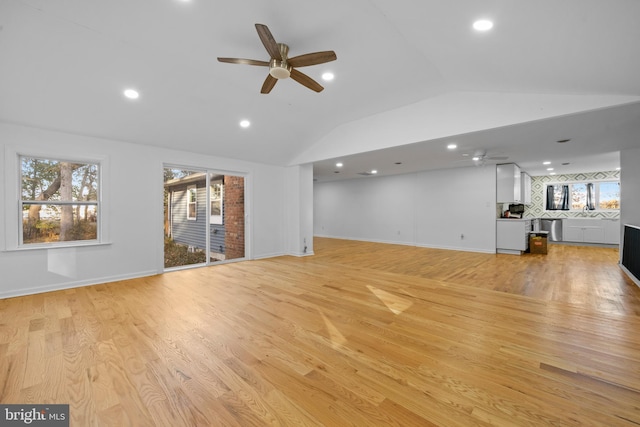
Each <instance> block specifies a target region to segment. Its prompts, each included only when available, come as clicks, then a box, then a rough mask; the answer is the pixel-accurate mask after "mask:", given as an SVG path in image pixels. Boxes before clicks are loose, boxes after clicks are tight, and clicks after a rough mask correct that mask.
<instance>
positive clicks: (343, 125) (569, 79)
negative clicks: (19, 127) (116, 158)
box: [0, 0, 640, 180]
mask: <svg viewBox="0 0 640 427" xmlns="http://www.w3.org/2000/svg"><path fill="white" fill-rule="evenodd" d="M638 17H640V2H638V1H636V0H607V1H606V2H605V1H601V0H563V1H557V0H539V1H528V0H520V1H518V0H493V1H483V2H479V1H477V0H457V1H449V2H443V1H436V0H393V1H392V0H350V1H344V0H326V1H325V2H322V3H318V2H301V1H293V0H272V1H269V2H266V1H264V0H245V1H242V2H221V1H212V0H190V1H182V0H109V1H97V0H2V1H1V2H0V121H4V122H10V123H18V124H25V125H30V126H36V127H42V128H47V129H54V130H61V131H65V132H71V133H77V134H86V135H92V136H98V137H104V138H108V139H116V140H122V141H129V142H134V143H140V144H148V145H155V146H160V147H170V148H178V149H182V150H187V151H192V152H196V153H204V154H211V155H215V156H220V157H228V158H236V159H245V160H249V161H256V162H263V163H270V164H277V165H291V164H298V163H313V164H314V174H315V176H316V178H317V179H318V180H330V179H345V178H351V177H360V175H358V174H357V173H358V172H364V171H368V170H371V169H372V168H376V169H378V170H379V171H380V174H393V173H406V172H412V171H417V170H426V169H437V168H449V167H464V166H469V165H471V164H473V163H472V162H471V161H469V160H467V158H466V157H463V154H472V153H473V152H475V151H476V150H480V149H481V150H486V152H487V154H488V155H489V156H503V157H508V160H507V161H514V162H516V163H518V164H519V165H520V166H521V167H522V168H523V169H524V170H527V171H528V172H530V173H531V174H532V175H539V174H544V173H547V172H546V170H545V169H544V168H543V167H542V165H541V163H542V161H543V160H551V161H553V162H554V166H556V167H557V171H558V172H559V173H572V172H576V171H582V172H586V171H596V170H605V169H612V168H615V167H616V166H618V164H619V151H620V150H621V149H625V148H631V147H638V146H640V79H639V78H638V76H640V55H639V53H640V47H639V46H640V44H639V43H638V40H640V25H638V23H637V19H638ZM478 18H490V19H492V20H493V21H494V22H495V26H494V28H493V30H492V31H490V32H488V33H482V34H480V33H477V32H475V31H474V30H473V29H472V28H471V24H472V22H473V21H474V20H476V19H478ZM255 23H263V24H266V25H268V26H269V28H270V29H271V32H272V33H273V35H274V37H275V39H276V40H277V41H278V42H283V43H287V44H288V45H289V46H290V48H291V51H290V56H296V55H300V54H303V53H308V52H314V51H321V50H334V51H335V52H336V54H337V56H338V60H337V61H335V62H330V63H327V64H323V65H317V66H312V67H306V68H304V69H301V71H303V72H305V73H306V74H308V75H309V76H311V77H312V78H314V79H316V80H317V81H318V82H320V83H321V84H323V85H324V86H325V88H326V89H325V90H324V91H323V92H321V93H319V94H318V93H315V92H312V91H311V90H309V89H306V88H305V87H303V86H301V85H299V84H298V83H296V82H295V81H293V80H285V81H280V82H278V84H277V85H276V87H275V88H274V89H273V91H272V92H271V93H270V94H269V95H261V94H260V93H259V92H260V87H261V85H262V82H263V80H264V78H265V77H266V75H267V69H266V68H263V67H253V66H245V65H233V64H223V63H220V62H218V61H217V60H216V57H218V56H227V57H240V58H251V59H258V60H267V59H268V54H267V53H266V51H265V49H264V47H263V46H262V44H261V42H260V40H259V38H258V36H257V33H256V31H255V27H254V24H255ZM324 71H332V72H334V73H335V75H336V78H335V80H334V81H332V82H323V81H322V80H321V79H320V76H321V74H322V73H323V72H324ZM128 87H133V88H136V89H137V90H139V91H140V93H141V96H140V98H139V99H138V100H136V101H131V100H127V99H125V98H123V96H122V91H123V90H124V89H125V88H128ZM480 99H481V100H482V102H479V101H478V100H480ZM243 118H247V119H249V120H251V122H252V126H251V127H250V128H249V129H241V128H240V127H239V126H238V122H239V121H240V120H241V119H243ZM565 138H571V141H570V142H569V143H566V144H558V143H556V142H555V141H557V140H558V139H565ZM450 142H456V143H457V144H458V146H459V148H458V150H457V151H455V152H448V151H447V150H446V149H444V146H445V145H446V144H447V143H450ZM337 160H341V161H342V162H343V163H344V165H345V166H344V167H343V168H342V169H340V173H335V171H336V168H335V166H334V165H335V162H336V161H337ZM396 162H401V163H402V164H400V165H397V164H395V163H396ZM563 162H564V163H567V162H568V163H570V164H569V165H565V166H561V165H560V163H563ZM492 163H495V161H493V162H492V161H488V162H487V163H486V164H492Z"/></svg>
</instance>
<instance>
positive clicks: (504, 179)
mask: <svg viewBox="0 0 640 427" xmlns="http://www.w3.org/2000/svg"><path fill="white" fill-rule="evenodd" d="M496 172H497V173H496V196H497V200H496V201H497V202H498V203H522V188H521V187H522V173H521V172H520V167H519V166H518V165H516V164H515V163H506V164H503V165H497V166H496Z"/></svg>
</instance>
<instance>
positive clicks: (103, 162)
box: [0, 144, 111, 251]
mask: <svg viewBox="0 0 640 427" xmlns="http://www.w3.org/2000/svg"><path fill="white" fill-rule="evenodd" d="M25 145H29V144H25ZM34 146H35V145H34ZM4 154H5V156H4V166H5V171H4V178H5V197H6V200H7V203H6V204H5V210H4V212H5V219H4V221H5V224H6V226H5V230H6V233H5V236H4V237H5V238H4V240H2V239H0V250H3V251H24V250H27V251H28V250H41V249H56V248H74V247H83V246H100V245H109V244H111V241H110V233H109V215H108V209H107V207H108V206H109V200H110V198H109V190H108V184H107V183H108V182H109V171H110V160H109V157H108V156H106V155H90V156H86V157H81V156H77V155H73V154H71V155H67V154H68V152H66V150H64V149H62V150H56V152H53V151H50V150H49V149H48V148H40V149H38V148H34V149H31V148H28V147H27V148H17V147H13V146H5V152H4ZM23 157H26V158H38V159H49V160H56V161H67V162H71V163H86V164H96V165H97V166H98V178H97V181H98V194H97V196H96V202H97V203H98V205H97V206H98V218H97V219H96V222H97V225H96V239H91V240H69V241H62V242H60V241H58V242H42V243H27V244H24V243H23V229H22V219H23V214H22V203H21V202H22V158H23ZM12 200H13V202H12ZM30 202H33V201H30ZM44 202H45V204H54V203H51V202H48V203H46V201H44ZM80 202H82V201H74V202H72V203H71V204H72V205H79V204H81V203H80ZM57 203H58V202H57V201H56V204H57ZM91 203H93V201H91Z"/></svg>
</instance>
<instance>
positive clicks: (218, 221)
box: [209, 181, 224, 225]
mask: <svg viewBox="0 0 640 427" xmlns="http://www.w3.org/2000/svg"><path fill="white" fill-rule="evenodd" d="M214 185H220V215H211V214H210V215H209V224H215V225H222V224H223V222H224V221H223V218H224V185H222V182H220V181H216V182H213V183H211V184H210V185H209V209H211V202H212V201H213V199H212V198H211V188H213V186H214Z"/></svg>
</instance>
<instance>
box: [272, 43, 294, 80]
mask: <svg viewBox="0 0 640 427" xmlns="http://www.w3.org/2000/svg"><path fill="white" fill-rule="evenodd" d="M278 49H279V50H280V56H281V57H282V60H279V59H276V58H272V59H271V62H270V63H269V74H271V76H272V77H274V78H276V79H286V78H288V77H289V76H290V75H291V66H290V65H289V64H288V63H287V59H288V57H289V56H288V55H289V46H287V45H286V44H284V43H278Z"/></svg>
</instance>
